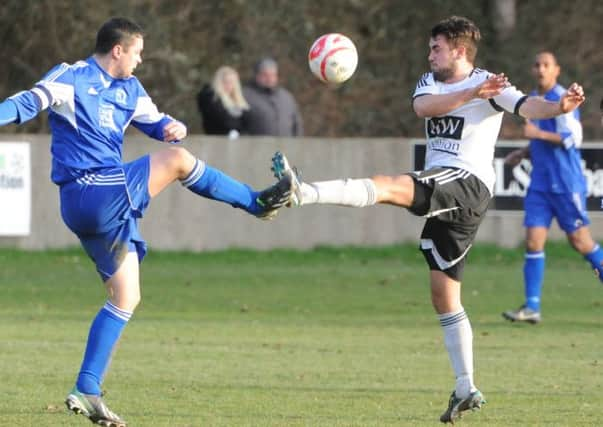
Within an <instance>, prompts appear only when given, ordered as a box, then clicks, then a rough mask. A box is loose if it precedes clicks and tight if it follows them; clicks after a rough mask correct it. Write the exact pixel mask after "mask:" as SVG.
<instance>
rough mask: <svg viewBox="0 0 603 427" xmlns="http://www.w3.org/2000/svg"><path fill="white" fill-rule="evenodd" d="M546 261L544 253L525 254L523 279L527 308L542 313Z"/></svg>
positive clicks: (528, 252)
mask: <svg viewBox="0 0 603 427" xmlns="http://www.w3.org/2000/svg"><path fill="white" fill-rule="evenodd" d="M544 261H545V256H544V251H539V252H530V251H527V252H526V254H525V262H524V265H523V279H524V286H525V296H526V307H528V308H530V309H532V310H534V311H540V294H541V293H542V281H543V279H544Z"/></svg>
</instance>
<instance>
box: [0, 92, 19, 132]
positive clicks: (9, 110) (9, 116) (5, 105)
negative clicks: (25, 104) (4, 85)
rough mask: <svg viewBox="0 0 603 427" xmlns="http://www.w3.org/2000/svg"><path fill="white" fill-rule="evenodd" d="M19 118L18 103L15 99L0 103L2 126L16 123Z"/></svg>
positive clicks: (0, 124)
mask: <svg viewBox="0 0 603 427" xmlns="http://www.w3.org/2000/svg"><path fill="white" fill-rule="evenodd" d="M18 118H19V113H18V112H17V105H16V104H15V103H14V102H13V101H11V100H10V99H7V100H6V101H4V102H2V103H0V126H4V125H7V124H9V123H15V122H16V121H17V119H18Z"/></svg>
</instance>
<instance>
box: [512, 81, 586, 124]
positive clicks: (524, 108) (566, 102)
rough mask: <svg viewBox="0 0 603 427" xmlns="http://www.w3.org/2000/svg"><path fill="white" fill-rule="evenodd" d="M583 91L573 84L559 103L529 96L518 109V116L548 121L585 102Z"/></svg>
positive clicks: (580, 87)
mask: <svg viewBox="0 0 603 427" xmlns="http://www.w3.org/2000/svg"><path fill="white" fill-rule="evenodd" d="M585 99H586V98H585V96H584V89H582V86H580V85H579V84H577V83H573V84H572V85H571V86H570V87H569V89H568V90H567V91H566V92H565V93H564V94H563V96H562V97H561V99H559V102H552V101H547V100H545V99H544V98H542V97H539V96H530V97H529V98H528V99H527V100H526V101H525V102H524V103H523V104H522V105H521V107H520V109H519V115H520V116H522V117H525V118H526V119H549V118H551V117H555V116H558V115H560V114H565V113H569V112H571V111H574V110H575V109H576V108H578V107H579V106H580V104H582V103H583V102H584V100H585Z"/></svg>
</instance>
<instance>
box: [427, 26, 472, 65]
mask: <svg viewBox="0 0 603 427" xmlns="http://www.w3.org/2000/svg"><path fill="white" fill-rule="evenodd" d="M439 35H443V36H444V37H446V40H448V43H450V45H451V46H452V47H454V48H456V47H458V46H464V47H465V49H466V50H467V59H468V60H469V62H471V63H473V62H474V61H475V56H476V55H477V43H478V42H479V41H480V39H481V38H482V36H481V34H480V32H479V28H477V25H475V24H474V23H473V22H472V21H470V20H469V19H467V18H464V17H462V16H451V17H449V18H446V19H444V20H442V21H440V22H438V23H437V24H436V25H435V27H433V28H432V29H431V37H432V38H434V39H435V38H436V36H439Z"/></svg>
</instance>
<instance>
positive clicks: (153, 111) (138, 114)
mask: <svg viewBox="0 0 603 427" xmlns="http://www.w3.org/2000/svg"><path fill="white" fill-rule="evenodd" d="M164 117H165V114H163V113H160V112H159V110H157V106H156V105H155V104H153V101H152V100H151V98H149V97H148V96H142V97H140V98H138V101H137V103H136V110H134V114H133V115H132V120H133V121H135V122H139V123H157V122H158V121H160V120H161V119H163V118H164Z"/></svg>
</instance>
